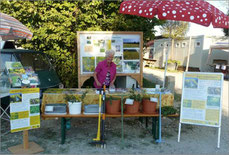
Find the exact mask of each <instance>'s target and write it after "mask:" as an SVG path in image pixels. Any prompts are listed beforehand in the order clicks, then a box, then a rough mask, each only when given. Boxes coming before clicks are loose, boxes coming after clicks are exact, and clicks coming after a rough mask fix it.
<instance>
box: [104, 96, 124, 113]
mask: <svg viewBox="0 0 229 155" xmlns="http://www.w3.org/2000/svg"><path fill="white" fill-rule="evenodd" d="M120 109H121V100H120V99H118V100H107V101H106V113H107V114H119V113H120V111H121V110H120Z"/></svg>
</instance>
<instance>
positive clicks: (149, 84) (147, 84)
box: [143, 78, 156, 88]
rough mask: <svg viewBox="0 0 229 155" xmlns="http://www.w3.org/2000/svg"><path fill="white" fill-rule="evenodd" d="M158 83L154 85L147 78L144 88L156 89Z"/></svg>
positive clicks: (144, 81) (144, 80)
mask: <svg viewBox="0 0 229 155" xmlns="http://www.w3.org/2000/svg"><path fill="white" fill-rule="evenodd" d="M155 86H156V83H153V82H151V81H149V80H147V79H145V78H143V88H155Z"/></svg>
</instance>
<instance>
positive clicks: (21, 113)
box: [10, 88, 40, 132]
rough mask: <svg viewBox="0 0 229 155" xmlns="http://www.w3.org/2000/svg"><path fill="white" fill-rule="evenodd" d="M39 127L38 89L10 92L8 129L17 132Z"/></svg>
mask: <svg viewBox="0 0 229 155" xmlns="http://www.w3.org/2000/svg"><path fill="white" fill-rule="evenodd" d="M39 127H40V89H39V88H23V89H13V90H10V128H11V132H18V131H23V130H28V129H34V128H39Z"/></svg>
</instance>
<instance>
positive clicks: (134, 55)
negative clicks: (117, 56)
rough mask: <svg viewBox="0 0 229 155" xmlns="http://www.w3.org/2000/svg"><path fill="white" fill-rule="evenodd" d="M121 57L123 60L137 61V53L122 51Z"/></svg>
mask: <svg viewBox="0 0 229 155" xmlns="http://www.w3.org/2000/svg"><path fill="white" fill-rule="evenodd" d="M123 57H124V59H125V60H134V59H135V60H139V53H138V52H137V51H131V52H130V51H124V52H123Z"/></svg>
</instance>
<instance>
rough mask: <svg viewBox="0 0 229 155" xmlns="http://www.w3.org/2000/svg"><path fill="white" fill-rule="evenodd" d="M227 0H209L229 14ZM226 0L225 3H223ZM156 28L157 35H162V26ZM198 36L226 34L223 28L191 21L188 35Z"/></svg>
mask: <svg viewBox="0 0 229 155" xmlns="http://www.w3.org/2000/svg"><path fill="white" fill-rule="evenodd" d="M225 1H229V0H207V2H209V3H210V4H212V5H214V6H215V7H216V8H218V9H219V10H221V11H222V12H224V13H225V14H227V10H228V8H229V6H228V3H227V5H225V4H226V3H225ZM223 2H224V3H223ZM156 30H157V31H158V32H157V33H156V36H158V35H161V34H160V28H159V27H156ZM190 35H191V36H197V35H206V36H224V33H223V29H221V28H213V26H212V25H210V26H209V27H205V26H202V25H199V24H195V23H190V28H189V31H188V33H187V36H190Z"/></svg>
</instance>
